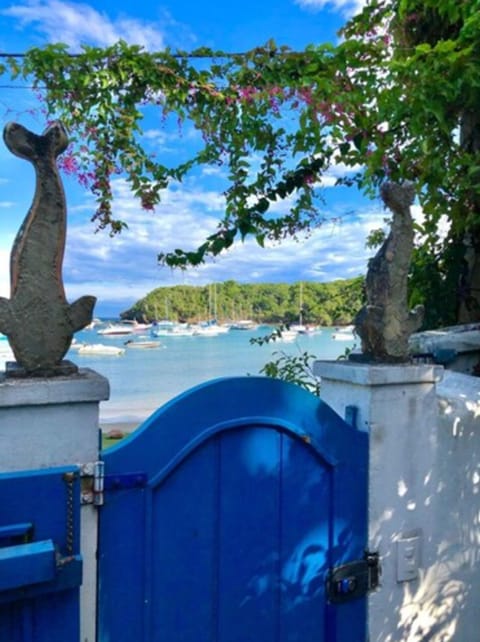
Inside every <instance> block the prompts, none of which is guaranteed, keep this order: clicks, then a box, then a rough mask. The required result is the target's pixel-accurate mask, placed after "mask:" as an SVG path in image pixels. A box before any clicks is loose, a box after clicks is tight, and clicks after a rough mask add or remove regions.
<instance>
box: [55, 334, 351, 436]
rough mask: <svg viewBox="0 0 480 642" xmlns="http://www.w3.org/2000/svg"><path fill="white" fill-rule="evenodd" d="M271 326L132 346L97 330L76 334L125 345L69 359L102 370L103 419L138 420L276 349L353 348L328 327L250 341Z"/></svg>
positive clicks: (256, 366) (332, 352)
mask: <svg viewBox="0 0 480 642" xmlns="http://www.w3.org/2000/svg"><path fill="white" fill-rule="evenodd" d="M271 330H272V329H271V328H265V327H260V328H259V329H258V330H255V331H245V330H240V331H239V330H230V332H228V333H226V334H220V335H218V336H213V337H203V336H191V337H189V336H186V337H182V336H178V337H176V336H173V337H161V338H160V343H161V345H160V347H159V348H154V349H146V348H145V349H132V348H128V347H127V346H125V345H124V344H125V342H126V341H128V340H129V339H131V338H132V336H130V335H129V336H120V337H119V336H117V337H114V338H109V337H106V336H100V335H97V333H96V332H95V329H93V330H85V331H83V332H79V333H77V335H76V339H77V341H79V342H82V341H85V342H88V343H100V342H101V343H103V344H107V345H115V346H124V347H125V348H126V349H125V352H124V354H123V355H121V356H111V355H88V356H87V355H85V356H83V355H79V354H78V353H77V352H76V351H75V350H71V351H70V352H69V354H68V355H67V358H69V359H70V360H72V361H73V362H74V363H76V364H77V365H78V366H80V367H88V368H92V369H94V370H95V371H96V372H98V373H100V374H102V375H104V376H105V377H107V379H108V380H109V382H110V399H109V400H108V401H103V402H101V404H100V421H101V423H113V422H140V421H143V420H144V419H146V418H147V417H148V416H150V414H152V413H153V412H154V411H155V410H157V409H158V408H159V407H160V406H162V405H163V404H164V403H166V402H167V401H169V400H171V399H173V398H174V397H176V396H177V395H179V394H181V393H183V392H185V391H186V390H188V389H189V388H192V387H193V386H196V385H198V384H201V383H204V382H206V381H208V380H211V379H216V378H218V377H228V376H243V375H258V374H259V373H260V370H261V369H262V367H263V366H264V365H265V363H266V362H268V361H271V360H272V359H275V358H277V357H278V356H279V354H280V353H285V354H289V355H300V354H302V353H304V352H307V353H309V354H312V355H315V356H316V357H317V358H319V359H336V358H338V357H339V356H341V355H342V354H344V353H345V351H346V349H349V348H352V347H353V342H351V341H350V342H347V341H341V342H340V341H335V340H333V339H332V334H333V332H334V330H333V329H331V328H324V329H322V330H321V331H320V332H318V333H309V334H299V335H298V337H297V338H296V340H295V341H293V342H288V343H287V342H282V341H276V342H270V343H268V344H264V345H257V344H253V345H252V344H251V339H252V338H254V337H262V336H265V335H268V334H269V333H270V332H271Z"/></svg>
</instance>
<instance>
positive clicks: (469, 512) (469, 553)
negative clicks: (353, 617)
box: [315, 362, 480, 642]
mask: <svg viewBox="0 0 480 642" xmlns="http://www.w3.org/2000/svg"><path fill="white" fill-rule="evenodd" d="M315 370H316V373H317V374H319V375H320V376H321V378H322V386H321V395H322V398H323V399H324V400H325V401H326V402H327V403H328V404H329V405H331V406H332V407H333V408H334V409H335V410H336V411H337V412H338V413H339V414H340V415H342V416H344V415H345V407H346V406H348V405H354V406H357V407H358V423H357V425H358V428H359V429H360V430H367V431H368V432H369V433H370V462H369V463H370V471H369V548H370V549H371V550H376V551H379V553H380V557H381V565H382V578H381V587H380V589H379V590H377V591H376V592H375V593H372V594H371V595H370V597H369V616H368V617H369V636H370V642H425V641H427V640H428V641H429V642H449V641H452V642H453V641H455V642H473V640H475V639H477V638H478V595H479V589H480V568H479V565H478V561H479V560H478V558H479V557H480V549H479V542H480V529H479V519H480V458H479V455H480V386H479V384H480V380H479V379H475V378H473V377H470V376H467V375H461V374H458V373H454V372H445V373H443V371H442V369H441V368H439V367H438V366H369V365H364V364H350V363H348V362H347V363H331V362H319V363H318V364H317V365H316V368H315ZM442 375H443V381H441V382H440V379H441V377H442ZM410 537H419V540H418V541H419V560H418V562H419V564H418V566H419V569H418V577H417V578H416V579H413V580H409V581H399V575H398V567H397V564H398V562H399V551H398V543H397V542H398V540H400V539H405V538H410Z"/></svg>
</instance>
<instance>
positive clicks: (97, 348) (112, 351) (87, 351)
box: [77, 343, 125, 356]
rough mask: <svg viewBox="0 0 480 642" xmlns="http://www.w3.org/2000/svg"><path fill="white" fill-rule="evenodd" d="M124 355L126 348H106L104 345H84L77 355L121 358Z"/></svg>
mask: <svg viewBox="0 0 480 642" xmlns="http://www.w3.org/2000/svg"><path fill="white" fill-rule="evenodd" d="M124 353H125V348H120V347H118V346H106V345H104V344H103V343H84V344H83V345H81V346H80V347H79V348H78V350H77V354H79V355H91V354H101V355H112V356H120V355H122V354H124Z"/></svg>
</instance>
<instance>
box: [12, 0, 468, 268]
mask: <svg viewBox="0 0 480 642" xmlns="http://www.w3.org/2000/svg"><path fill="white" fill-rule="evenodd" d="M479 8H480V2H479V1H478V0H464V1H463V2H458V0H426V1H425V0H385V1H379V0H373V2H371V3H370V4H369V5H368V6H367V7H366V8H365V9H364V11H363V12H362V13H361V14H360V15H358V16H357V17H355V18H353V19H352V20H351V21H350V22H349V23H347V24H346V26H345V28H344V29H343V31H342V33H341V36H342V40H341V42H340V43H339V44H338V45H336V46H333V45H329V44H326V45H320V46H313V45H312V46H309V47H307V48H306V49H305V50H304V51H302V52H294V51H291V50H289V49H288V48H285V47H279V46H277V45H276V44H275V43H274V42H273V41H270V42H268V43H266V44H265V45H264V46H262V47H258V48H256V49H254V50H252V51H249V52H247V53H245V54H242V55H227V54H225V53H223V52H216V51H211V50H209V49H205V48H202V49H199V50H196V51H194V52H191V53H189V54H187V53H186V52H172V51H169V50H166V51H162V52H147V51H144V50H143V49H141V48H140V47H138V46H130V45H127V44H126V43H125V42H119V43H117V44H115V45H114V46H111V47H108V48H105V49H99V48H93V47H84V48H83V50H82V52H81V53H80V54H79V55H74V56H72V55H70V54H69V51H68V48H67V47H66V46H64V45H62V44H55V45H50V46H48V47H45V48H42V49H38V48H34V49H30V50H29V51H28V52H27V53H26V55H25V56H24V57H23V58H22V59H9V60H7V61H6V63H5V64H4V65H3V67H2V69H1V71H3V73H5V74H10V75H11V76H12V77H14V78H20V77H21V78H29V79H30V80H31V81H32V82H33V83H34V85H35V87H37V88H38V89H39V90H40V89H41V91H42V96H43V99H44V101H45V105H46V108H47V110H48V113H49V115H50V116H51V117H56V118H60V119H61V120H62V121H64V123H65V124H66V126H67V127H68V128H69V129H70V131H71V132H72V135H73V139H74V148H73V149H74V151H72V156H71V157H70V158H69V157H68V156H67V158H66V160H65V161H64V163H65V165H66V167H67V168H70V169H74V170H75V171H76V172H77V174H78V176H79V178H80V180H81V181H82V182H83V183H84V184H85V186H87V187H88V188H89V189H91V190H92V192H93V193H94V194H95V197H96V201H97V210H96V213H95V215H94V217H93V219H94V221H95V223H96V224H97V225H98V226H99V227H100V228H107V229H109V230H110V231H111V232H112V233H116V232H119V231H121V229H122V228H123V227H125V226H126V225H127V224H128V221H123V220H118V219H116V218H115V215H114V208H113V206H112V178H113V177H114V176H116V175H120V174H121V175H124V176H125V178H126V180H127V181H128V183H129V185H130V187H131V190H132V192H133V193H134V194H135V195H136V196H137V197H138V198H139V199H140V201H141V203H142V205H143V207H144V208H146V209H153V208H154V207H155V206H156V205H157V204H158V203H159V202H160V201H161V196H162V190H164V189H165V188H166V187H167V186H168V185H169V184H171V183H172V182H175V181H182V179H183V178H184V177H185V176H186V175H187V174H188V172H189V171H190V170H191V169H192V168H194V167H195V166H198V165H211V166H214V167H222V168H224V169H225V170H227V173H228V181H229V183H228V188H227V190H226V192H225V203H226V205H225V215H224V217H223V218H222V220H220V221H219V223H218V228H217V230H216V231H215V233H214V234H212V235H211V236H209V237H208V238H207V239H206V240H205V242H204V243H203V244H202V245H201V246H200V247H199V248H193V249H190V250H184V249H177V250H175V251H174V252H172V253H169V254H163V253H162V254H160V255H159V259H160V261H162V262H165V263H166V264H168V265H171V266H185V265H188V264H193V265H195V264H198V263H200V262H202V261H203V260H204V259H205V257H206V256H208V255H217V254H219V253H220V252H221V251H222V250H224V249H225V248H228V247H229V246H230V245H232V243H234V242H235V241H236V240H237V239H244V238H245V237H247V236H249V235H252V236H254V237H255V238H256V240H257V242H258V243H259V244H260V245H263V243H264V242H265V239H277V240H278V239H281V238H283V237H285V236H288V235H295V234H296V233H297V232H299V231H301V230H305V229H308V228H309V227H310V226H312V225H316V224H319V223H321V220H322V218H321V215H320V213H319V207H318V205H319V203H321V199H322V193H321V179H322V176H324V175H325V173H326V172H327V171H329V170H331V169H332V168H334V169H335V173H336V175H338V176H339V178H338V183H339V184H346V185H352V184H355V185H357V186H358V187H359V188H360V189H361V190H363V191H364V192H365V193H366V194H369V195H375V194H376V193H377V190H378V187H379V185H380V184H381V183H382V182H383V181H385V180H389V179H391V180H399V181H401V180H405V179H409V180H413V181H414V182H415V185H416V187H417V190H418V197H419V200H420V202H421V204H422V206H423V208H424V211H425V214H426V222H425V226H424V232H425V233H426V234H427V236H426V239H427V241H426V243H427V244H431V246H432V247H433V246H434V245H435V244H436V243H437V242H438V235H437V227H438V220H439V218H440V216H441V215H442V214H446V215H447V216H448V218H449V219H450V221H451V224H452V229H453V230H454V231H455V234H462V233H463V232H464V231H465V229H468V228H469V227H472V226H476V225H478V223H479V208H478V203H479V199H480V187H479V185H480V181H479V180H478V179H479V177H480V163H479V160H478V149H477V148H476V147H475V145H468V144H465V143H464V141H463V140H461V138H462V137H461V136H460V135H459V131H460V130H461V128H462V123H463V122H464V119H465V117H466V115H468V113H470V112H474V111H478V104H479V92H480V64H479V63H480V60H479V54H480V11H479ZM152 110H154V112H153V113H157V114H158V120H159V122H161V121H162V119H163V120H164V121H169V119H170V120H171V119H172V118H174V119H178V121H179V123H190V124H191V125H192V126H193V127H195V128H196V129H197V130H199V132H201V139H202V142H201V144H200V145H199V146H198V148H196V149H195V150H194V151H193V153H192V155H191V156H190V157H188V158H185V159H184V160H182V162H181V163H180V164H178V165H177V166H167V165H166V164H164V161H163V160H162V159H161V158H160V159H158V158H157V157H153V156H152V155H151V154H150V153H149V152H148V150H147V148H146V146H145V144H144V143H145V140H144V139H143V138H142V120H143V118H144V116H145V114H146V113H152ZM155 110H156V111H155ZM73 154H74V155H73ZM342 169H344V170H345V171H344V173H343V174H342V172H341V170H342ZM281 199H289V203H290V205H291V207H290V209H289V211H288V212H287V213H286V214H278V213H277V211H276V210H275V208H273V211H272V206H273V205H274V204H275V202H277V201H279V200H281Z"/></svg>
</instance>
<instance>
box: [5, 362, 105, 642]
mask: <svg viewBox="0 0 480 642" xmlns="http://www.w3.org/2000/svg"><path fill="white" fill-rule="evenodd" d="M108 396H109V384H108V381H107V379H105V377H102V376H101V375H99V374H97V373H96V372H94V371H92V370H89V369H87V368H83V369H80V371H79V374H78V375H73V376H70V377H54V378H49V379H41V378H38V379H33V378H30V379H11V378H8V379H7V378H6V377H5V375H4V373H0V472H13V471H17V470H34V469H38V468H50V467H54V466H65V465H72V464H73V465H77V464H84V463H89V462H93V461H96V460H97V459H98V449H99V425H98V414H99V402H100V401H102V400H105V399H108ZM80 539H81V544H80V549H81V553H82V556H83V584H82V587H81V589H80V602H81V631H80V639H81V640H82V642H94V641H95V603H96V552H97V511H96V509H95V508H93V507H92V506H88V505H87V506H82V509H81V534H80Z"/></svg>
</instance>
